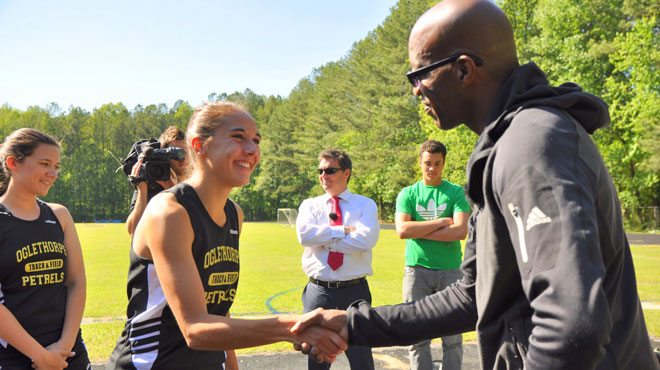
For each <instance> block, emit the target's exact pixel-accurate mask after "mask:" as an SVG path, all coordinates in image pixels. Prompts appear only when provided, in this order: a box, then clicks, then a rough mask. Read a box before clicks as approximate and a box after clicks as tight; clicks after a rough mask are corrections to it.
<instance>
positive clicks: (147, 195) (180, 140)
mask: <svg viewBox="0 0 660 370" xmlns="http://www.w3.org/2000/svg"><path fill="white" fill-rule="evenodd" d="M185 136H186V134H185V132H183V130H181V129H180V128H178V127H176V126H170V127H168V128H167V129H166V130H165V131H163V133H162V134H161V135H160V137H159V138H158V141H159V142H160V147H161V149H165V148H169V147H178V148H181V149H183V150H186V138H185ZM148 150H153V149H152V148H146V149H144V151H143V152H142V155H140V159H139V160H138V161H137V163H135V165H134V166H133V170H132V173H131V175H132V176H133V177H135V178H138V177H139V176H140V169H141V167H142V159H143V156H144V152H146V151H148ZM170 168H171V170H170V178H169V180H167V181H155V182H147V181H146V180H144V179H142V181H138V182H136V183H135V189H136V190H135V191H134V192H133V198H132V199H131V213H130V214H129V215H128V218H127V219H126V229H127V231H128V233H129V234H130V235H131V238H132V237H133V233H134V232H135V228H136V227H137V224H138V222H139V221H140V218H142V214H143V213H144V209H145V208H146V207H147V203H148V202H149V200H151V198H153V197H154V195H156V194H158V193H160V192H161V191H163V190H165V189H169V188H171V187H172V186H174V185H176V184H177V183H179V182H181V181H182V180H183V179H184V177H185V173H186V160H185V159H184V160H182V161H178V160H174V159H170Z"/></svg>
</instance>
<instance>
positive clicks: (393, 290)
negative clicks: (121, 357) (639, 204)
mask: <svg viewBox="0 0 660 370" xmlns="http://www.w3.org/2000/svg"><path fill="white" fill-rule="evenodd" d="M77 230H78V234H79V236H80V240H81V243H82V246H83V253H84V256H85V265H86V266H85V267H86V271H87V305H86V307H85V320H84V323H83V326H82V328H83V336H84V338H85V342H86V343H87V347H88V349H89V353H90V357H91V358H92V361H94V362H101V361H105V360H107V358H108V356H109V355H110V352H111V351H112V348H113V347H114V343H115V341H116V340H117V338H118V336H119V333H120V332H121V330H122V328H123V319H124V317H125V309H126V302H127V298H126V276H127V272H128V248H129V246H130V239H129V237H128V233H127V232H126V226H125V224H78V225H77ZM240 251H241V276H240V280H239V287H238V294H237V296H236V301H235V302H234V305H233V306H232V310H231V312H232V316H233V317H240V318H247V319H249V318H253V317H258V316H264V315H272V314H274V313H288V312H295V313H299V312H301V311H302V303H301V294H302V288H303V286H304V285H305V283H306V281H307V278H306V276H305V274H304V273H303V272H302V270H301V268H300V257H301V254H302V247H301V246H300V245H299V244H298V241H297V239H296V234H295V230H294V229H292V228H290V227H285V226H282V225H278V224H275V223H245V224H244V225H243V232H242V235H241V246H240ZM403 251H404V243H403V242H402V241H401V240H399V239H398V238H397V236H396V233H395V232H394V230H382V231H381V233H380V239H379V241H378V244H377V245H376V247H375V249H374V251H373V269H374V276H372V277H370V278H369V285H370V287H371V292H372V296H373V303H374V305H377V306H380V305H385V304H396V303H399V302H401V286H402V279H403V267H404V266H403ZM632 252H633V256H634V258H635V267H636V269H637V277H638V282H639V292H640V296H641V298H642V300H643V301H660V289H659V285H658V284H660V271H659V270H658V269H657V266H658V265H660V248H659V247H641V246H634V247H633V248H632ZM645 316H646V320H647V325H648V327H649V331H650V332H651V334H652V335H653V336H655V337H660V311H658V310H645ZM474 339H475V336H474V333H467V334H465V335H464V340H466V341H469V340H474ZM290 348H291V346H290V344H288V343H280V344H273V345H269V346H262V347H257V348H253V349H248V350H240V351H239V353H252V352H266V351H268V352H272V351H280V350H289V349H290Z"/></svg>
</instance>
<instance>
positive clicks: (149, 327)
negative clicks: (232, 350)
mask: <svg viewBox="0 0 660 370" xmlns="http://www.w3.org/2000/svg"><path fill="white" fill-rule="evenodd" d="M165 191H166V192H170V193H173V194H174V195H175V196H176V199H177V201H178V202H179V203H180V204H181V205H182V206H183V208H184V209H185V210H186V212H188V216H189V217H190V223H191V224H192V227H193V232H194V235H195V238H194V241H193V244H192V254H193V258H194V260H195V264H196V265H197V274H198V275H199V277H200V279H201V282H202V285H203V286H204V292H205V293H206V308H207V311H208V313H210V314H214V315H220V316H225V315H226V314H227V312H229V308H230V307H231V305H232V303H233V302H234V296H235V295H236V288H237V286H238V275H239V253H238V213H237V211H236V207H235V206H234V203H233V202H232V201H231V200H227V203H226V205H225V214H226V215H227V222H226V223H225V225H224V226H223V227H220V226H218V225H217V224H216V223H215V222H213V220H212V219H211V216H210V215H209V214H208V212H207V211H206V208H205V207H204V204H203V203H202V201H201V200H200V199H199V197H198V196H197V193H196V192H195V190H194V189H193V188H192V187H190V186H189V185H187V184H185V183H181V184H178V185H176V186H174V187H172V188H170V189H168V190H165ZM191 273H193V272H191ZM127 290H128V298H129V302H128V308H127V310H126V316H127V317H128V320H127V322H126V326H125V328H124V330H123V332H122V334H121V337H120V338H119V340H118V341H117V346H116V347H115V350H114V351H113V353H112V355H111V356H110V360H109V362H108V364H107V365H106V369H218V368H222V367H221V366H222V363H224V361H225V353H224V352H223V351H199V350H192V349H190V348H188V346H187V345H186V341H185V339H184V338H183V335H182V334H181V331H180V329H179V327H178V325H177V323H176V320H175V318H174V315H173V314H172V311H171V310H170V308H169V306H168V305H167V301H166V300H165V296H164V295H163V290H162V287H161V285H160V282H159V281H158V276H157V275H156V271H155V268H154V265H153V261H152V260H148V259H145V258H141V257H140V256H138V255H136V254H135V253H134V252H133V249H132V248H131V251H130V267H129V272H128V287H127Z"/></svg>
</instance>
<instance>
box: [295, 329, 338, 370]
mask: <svg viewBox="0 0 660 370" xmlns="http://www.w3.org/2000/svg"><path fill="white" fill-rule="evenodd" d="M293 346H294V348H296V349H302V348H309V349H310V351H311V350H313V353H310V357H312V359H314V360H316V361H317V362H327V363H333V362H334V361H335V359H336V358H337V356H338V355H339V354H341V353H342V352H344V351H345V350H346V349H347V348H348V344H346V338H345V337H343V336H341V335H340V334H337V333H336V332H334V331H332V330H329V329H326V328H323V327H320V326H312V327H309V328H307V329H305V330H304V331H302V332H299V333H296V334H294V342H293ZM310 351H307V352H304V353H308V352H310Z"/></svg>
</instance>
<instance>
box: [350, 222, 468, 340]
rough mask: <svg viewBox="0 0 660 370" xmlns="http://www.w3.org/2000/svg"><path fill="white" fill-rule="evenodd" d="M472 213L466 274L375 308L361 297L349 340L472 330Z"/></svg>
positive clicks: (416, 337) (411, 337)
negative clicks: (443, 286)
mask: <svg viewBox="0 0 660 370" xmlns="http://www.w3.org/2000/svg"><path fill="white" fill-rule="evenodd" d="M473 218H474V215H473V217H470V223H469V225H468V229H469V238H468V241H467V242H466V244H465V259H464V261H463V264H462V265H461V271H462V272H463V278H462V279H461V280H458V281H457V282H455V283H454V284H452V285H450V286H449V287H447V288H446V289H444V290H443V291H441V292H438V293H436V294H433V295H430V296H427V297H424V298H422V299H419V300H416V301H413V302H409V303H402V304H398V305H393V306H381V307H376V308H373V307H371V306H370V305H369V304H368V303H367V302H365V301H363V300H360V301H357V302H354V303H353V304H351V305H350V306H349V307H348V309H347V325H348V332H349V343H350V344H351V345H357V346H364V347H387V346H401V345H409V344H413V343H417V342H419V341H421V340H425V339H431V338H437V337H440V336H446V335H454V334H459V333H464V332H467V331H472V330H474V329H475V326H476V323H477V309H476V303H475V282H476V254H475V240H474V228H473V227H472V226H473Z"/></svg>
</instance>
